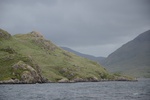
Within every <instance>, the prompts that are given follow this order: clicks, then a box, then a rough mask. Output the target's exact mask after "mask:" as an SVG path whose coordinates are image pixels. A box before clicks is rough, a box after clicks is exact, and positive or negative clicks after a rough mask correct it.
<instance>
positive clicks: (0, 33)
mask: <svg viewBox="0 0 150 100" xmlns="http://www.w3.org/2000/svg"><path fill="white" fill-rule="evenodd" d="M10 37H11V35H10V34H9V33H8V32H7V31H4V30H2V29H0V38H4V39H9V38H10Z"/></svg>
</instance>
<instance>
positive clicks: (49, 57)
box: [0, 30, 113, 83]
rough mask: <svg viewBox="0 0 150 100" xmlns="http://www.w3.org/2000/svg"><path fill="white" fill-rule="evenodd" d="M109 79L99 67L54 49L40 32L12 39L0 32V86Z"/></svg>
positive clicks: (107, 74) (71, 54)
mask: <svg viewBox="0 0 150 100" xmlns="http://www.w3.org/2000/svg"><path fill="white" fill-rule="evenodd" d="M4 32H5V33H6V34H3V33H4ZM112 78H113V76H112V75H110V74H109V73H108V72H107V71H106V70H105V69H104V68H103V67H102V66H100V65H99V64H98V63H96V62H94V61H91V60H88V59H85V58H82V57H79V56H77V55H75V54H73V53H70V52H67V51H65V50H63V49H61V48H59V47H57V46H56V45H54V44H53V43H52V42H51V41H49V40H46V39H45V38H44V37H43V36H42V35H41V34H40V33H39V32H36V31H32V32H30V33H27V34H17V35H14V36H11V35H10V34H9V33H8V32H6V31H4V30H1V31H0V83H42V82H76V81H99V80H103V79H112Z"/></svg>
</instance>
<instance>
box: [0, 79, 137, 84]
mask: <svg viewBox="0 0 150 100" xmlns="http://www.w3.org/2000/svg"><path fill="white" fill-rule="evenodd" d="M112 81H128V82H137V81H138V80H137V79H134V80H129V79H114V80H112V79H110V80H109V79H101V80H87V79H86V80H84V79H82V80H81V79H79V80H77V79H76V80H64V79H62V80H59V81H58V82H50V81H43V82H25V81H19V80H18V79H10V80H5V81H0V84H36V83H39V84H42V83H77V82H112Z"/></svg>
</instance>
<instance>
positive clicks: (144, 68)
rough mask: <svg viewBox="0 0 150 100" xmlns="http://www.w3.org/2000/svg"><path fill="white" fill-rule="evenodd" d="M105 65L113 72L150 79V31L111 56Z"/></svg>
mask: <svg viewBox="0 0 150 100" xmlns="http://www.w3.org/2000/svg"><path fill="white" fill-rule="evenodd" d="M103 65H104V66H106V68H108V70H109V71H112V72H120V73H124V74H128V75H133V76H136V77H150V30H149V31H146V32H144V33H142V34H140V35H139V36H137V37H136V38H135V39H133V40H132V41H130V42H128V43H126V44H124V45H123V46H122V47H120V48H119V49H117V50H116V51H115V52H113V53H112V54H110V55H109V56H108V57H107V58H106V59H105V61H104V62H103Z"/></svg>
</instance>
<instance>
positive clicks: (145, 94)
mask: <svg viewBox="0 0 150 100" xmlns="http://www.w3.org/2000/svg"><path fill="white" fill-rule="evenodd" d="M0 100H150V79H139V80H138V81H137V82H128V81H123V82H121V81H110V82H81V83H46V84H9V85H8V84H6V85H4V84H3V85H0Z"/></svg>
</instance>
